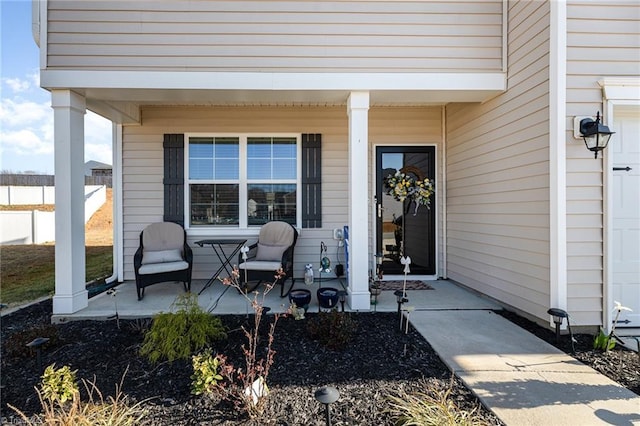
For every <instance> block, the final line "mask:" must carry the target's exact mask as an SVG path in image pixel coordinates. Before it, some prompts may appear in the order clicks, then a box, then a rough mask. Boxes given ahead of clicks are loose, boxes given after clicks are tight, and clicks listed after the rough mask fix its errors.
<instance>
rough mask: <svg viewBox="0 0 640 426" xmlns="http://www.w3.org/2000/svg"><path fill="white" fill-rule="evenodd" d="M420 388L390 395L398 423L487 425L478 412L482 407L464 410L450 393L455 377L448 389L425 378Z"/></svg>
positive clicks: (404, 425)
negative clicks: (419, 389)
mask: <svg viewBox="0 0 640 426" xmlns="http://www.w3.org/2000/svg"><path fill="white" fill-rule="evenodd" d="M421 389H422V390H421V391H417V390H414V391H412V392H405V391H399V392H398V394H397V395H393V396H391V397H389V401H390V403H391V410H390V411H391V412H392V413H393V415H394V417H395V418H396V423H395V424H396V425H398V426H417V425H420V426H488V423H487V422H486V421H485V420H484V419H483V417H482V416H481V415H479V407H474V408H472V409H463V408H461V407H460V406H458V404H457V403H456V401H455V399H454V398H453V396H451V392H452V390H453V378H452V380H451V382H450V383H449V387H448V388H442V387H440V386H439V385H438V382H433V383H429V382H427V381H424V383H423V385H422V386H421Z"/></svg>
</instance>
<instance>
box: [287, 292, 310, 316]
mask: <svg viewBox="0 0 640 426" xmlns="http://www.w3.org/2000/svg"><path fill="white" fill-rule="evenodd" d="M289 302H290V303H295V305H296V306H297V307H298V308H304V310H305V311H306V310H307V309H309V303H311V292H310V291H309V290H307V289H304V288H299V289H295V290H291V291H290V292H289Z"/></svg>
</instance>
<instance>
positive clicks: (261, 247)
mask: <svg viewBox="0 0 640 426" xmlns="http://www.w3.org/2000/svg"><path fill="white" fill-rule="evenodd" d="M287 248H289V246H288V245H268V244H262V243H258V251H257V252H256V257H255V259H256V260H267V261H276V262H278V263H280V262H281V261H282V254H283V253H284V252H285V250H287Z"/></svg>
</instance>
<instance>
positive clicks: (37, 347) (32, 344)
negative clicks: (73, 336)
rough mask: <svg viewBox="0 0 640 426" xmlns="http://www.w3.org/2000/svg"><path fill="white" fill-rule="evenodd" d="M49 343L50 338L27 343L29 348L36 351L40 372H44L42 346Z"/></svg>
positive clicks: (36, 339) (39, 338) (37, 338)
mask: <svg viewBox="0 0 640 426" xmlns="http://www.w3.org/2000/svg"><path fill="white" fill-rule="evenodd" d="M48 341H49V338H48V337H36V338H35V339H33V340H32V341H31V342H29V343H27V347H29V348H33V349H35V350H36V362H37V364H38V371H42V357H41V355H40V352H41V349H42V345H44V344H45V343H47V342H48Z"/></svg>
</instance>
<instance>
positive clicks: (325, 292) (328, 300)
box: [318, 287, 340, 309]
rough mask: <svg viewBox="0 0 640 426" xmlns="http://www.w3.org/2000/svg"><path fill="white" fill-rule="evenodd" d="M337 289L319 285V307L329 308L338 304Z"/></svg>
mask: <svg viewBox="0 0 640 426" xmlns="http://www.w3.org/2000/svg"><path fill="white" fill-rule="evenodd" d="M339 297H340V296H339V295H338V289H337V288H333V287H320V288H319V289H318V304H319V305H320V307H321V308H324V309H331V308H333V307H335V306H336V305H337V304H338V299H339Z"/></svg>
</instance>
